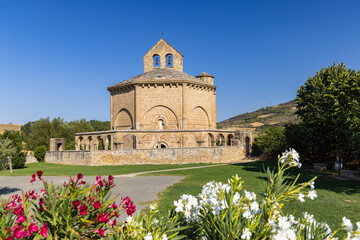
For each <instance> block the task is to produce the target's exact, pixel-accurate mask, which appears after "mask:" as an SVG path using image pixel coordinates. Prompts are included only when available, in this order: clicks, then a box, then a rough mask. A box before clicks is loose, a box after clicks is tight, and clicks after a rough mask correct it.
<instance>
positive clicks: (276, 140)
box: [251, 127, 287, 158]
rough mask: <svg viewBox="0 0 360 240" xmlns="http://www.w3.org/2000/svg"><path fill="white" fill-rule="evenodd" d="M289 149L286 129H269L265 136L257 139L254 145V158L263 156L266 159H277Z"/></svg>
mask: <svg viewBox="0 0 360 240" xmlns="http://www.w3.org/2000/svg"><path fill="white" fill-rule="evenodd" d="M286 148H287V140H286V136H285V128H284V127H271V128H267V129H266V130H265V132H264V134H261V135H259V136H258V137H256V138H255V140H254V142H253V144H252V147H251V149H252V152H251V154H252V155H253V156H260V155H263V156H264V157H266V158H276V157H277V156H278V155H279V154H280V153H281V152H282V151H283V150H284V149H286Z"/></svg>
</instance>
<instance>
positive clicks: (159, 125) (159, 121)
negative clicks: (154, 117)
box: [157, 119, 165, 130]
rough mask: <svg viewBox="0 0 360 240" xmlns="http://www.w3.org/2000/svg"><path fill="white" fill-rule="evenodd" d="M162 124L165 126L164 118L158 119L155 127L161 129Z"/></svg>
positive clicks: (162, 127)
mask: <svg viewBox="0 0 360 240" xmlns="http://www.w3.org/2000/svg"><path fill="white" fill-rule="evenodd" d="M164 126H165V124H164V120H162V119H159V120H158V122H157V129H159V130H163V129H164Z"/></svg>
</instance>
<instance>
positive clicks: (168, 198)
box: [146, 162, 360, 229]
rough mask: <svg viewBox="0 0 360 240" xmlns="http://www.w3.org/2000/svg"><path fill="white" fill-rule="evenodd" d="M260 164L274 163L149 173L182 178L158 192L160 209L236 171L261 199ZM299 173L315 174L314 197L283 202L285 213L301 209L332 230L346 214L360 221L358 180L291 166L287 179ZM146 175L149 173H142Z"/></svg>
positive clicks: (308, 176)
mask: <svg viewBox="0 0 360 240" xmlns="http://www.w3.org/2000/svg"><path fill="white" fill-rule="evenodd" d="M263 167H271V168H273V167H275V163H274V162H251V163H243V164H238V165H227V166H219V167H211V168H202V169H192V170H179V171H172V172H163V173H155V174H154V173H152V174H151V175H177V176H185V178H184V179H183V180H182V181H181V182H179V183H176V184H174V185H173V186H171V187H170V188H168V189H167V190H166V191H164V192H162V193H160V195H159V201H158V204H159V207H160V209H164V210H165V209H169V208H171V207H172V206H173V201H174V200H178V199H179V197H180V195H182V194H184V193H187V194H192V195H197V194H199V193H200V191H201V188H202V185H204V184H206V183H207V182H210V181H213V180H215V181H222V182H226V181H227V179H228V178H230V177H231V176H233V175H235V174H238V175H239V176H240V177H241V178H242V180H244V181H245V182H244V184H243V185H244V188H245V189H247V190H250V191H253V192H255V193H256V194H257V196H258V200H259V199H261V196H260V195H259V193H261V192H262V189H263V186H264V184H265V179H264V177H265V174H264V173H263ZM298 173H301V177H300V179H299V181H300V182H304V181H307V180H310V179H311V178H312V177H314V176H316V175H317V176H318V179H317V180H316V183H315V188H316V190H317V193H318V198H316V199H315V200H310V199H308V200H307V201H306V202H305V203H300V202H299V201H295V202H289V203H286V204H285V207H284V209H283V210H284V211H285V212H286V213H291V214H295V216H301V213H302V212H305V211H307V212H309V213H311V214H314V216H315V217H316V219H317V220H318V221H321V222H327V223H328V224H329V225H330V227H331V228H332V229H335V228H336V227H338V226H340V224H341V222H342V217H343V216H346V217H347V218H349V219H351V220H352V221H353V223H355V221H360V181H349V180H347V181H341V180H336V179H334V178H333V177H332V176H330V175H327V174H321V173H318V172H311V171H307V170H304V169H294V170H292V171H290V172H289V178H290V179H294V178H295V177H296V176H297V174H298ZM146 175H149V174H146Z"/></svg>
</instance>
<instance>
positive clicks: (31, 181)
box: [30, 173, 36, 183]
mask: <svg viewBox="0 0 360 240" xmlns="http://www.w3.org/2000/svg"><path fill="white" fill-rule="evenodd" d="M35 176H36V175H35V173H34V174H33V175H31V180H30V183H33V182H35V180H36V178H35Z"/></svg>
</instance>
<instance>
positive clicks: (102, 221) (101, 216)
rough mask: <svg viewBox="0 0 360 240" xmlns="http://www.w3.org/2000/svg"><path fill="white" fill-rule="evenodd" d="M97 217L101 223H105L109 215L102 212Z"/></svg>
mask: <svg viewBox="0 0 360 240" xmlns="http://www.w3.org/2000/svg"><path fill="white" fill-rule="evenodd" d="M98 219H99V222H101V223H107V222H108V221H109V215H108V214H107V213H104V214H103V215H100V216H99V218H98Z"/></svg>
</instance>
